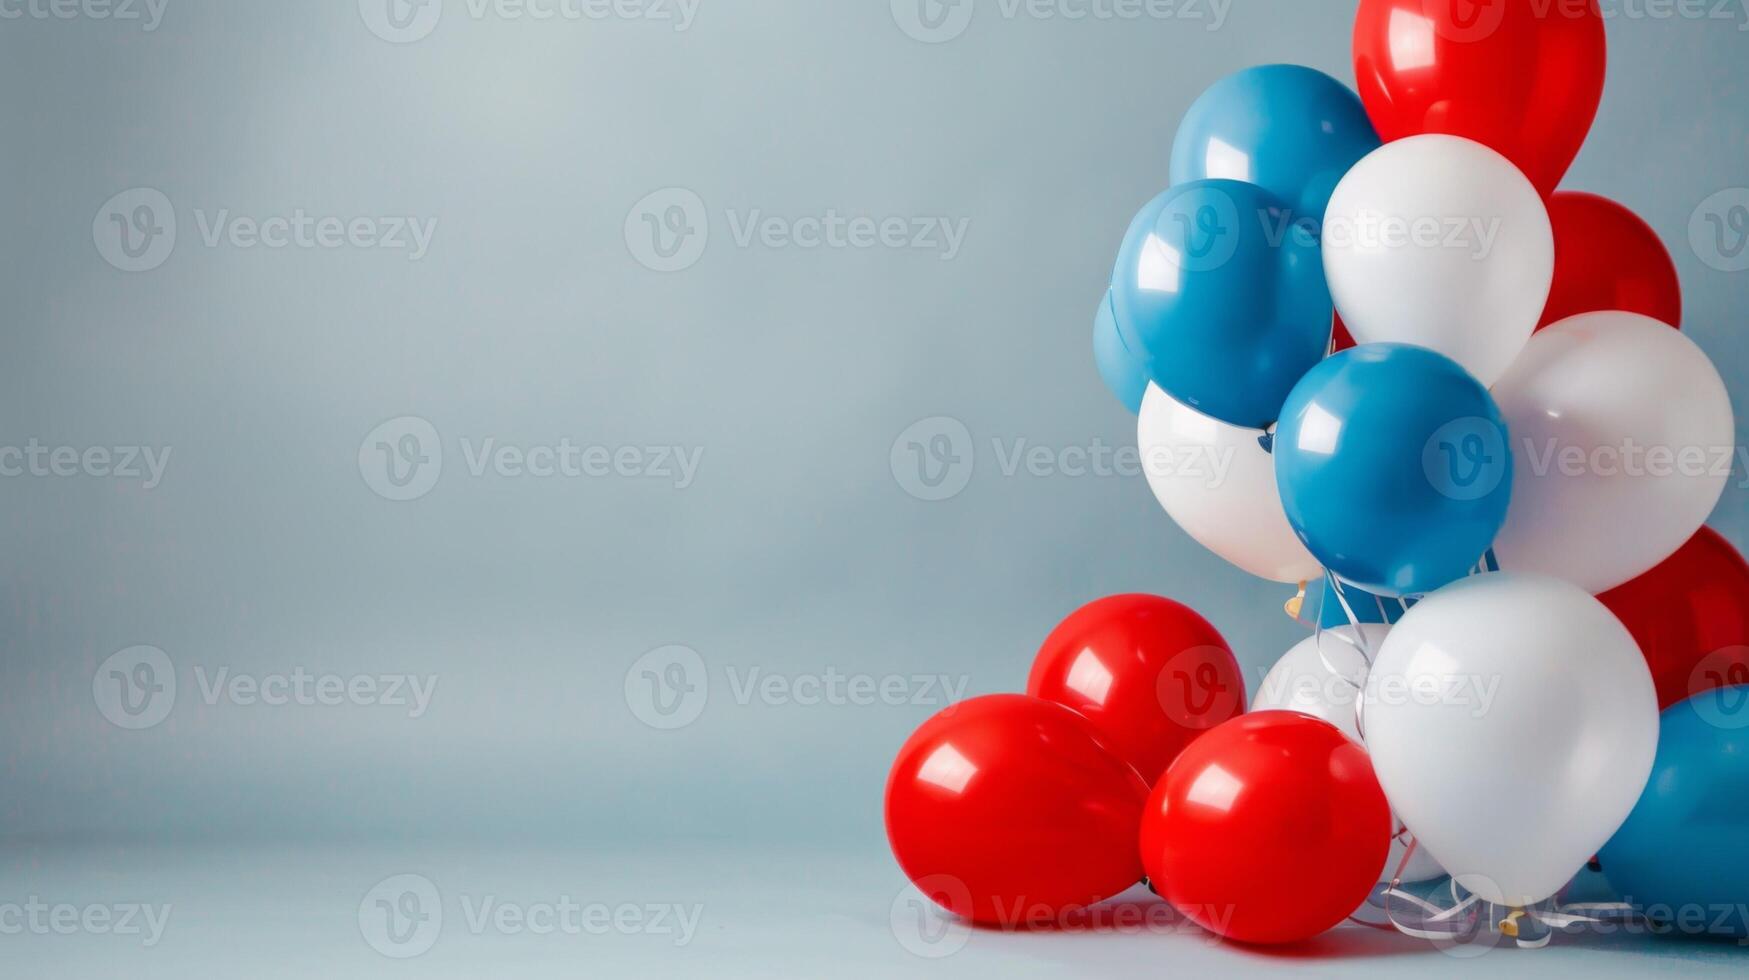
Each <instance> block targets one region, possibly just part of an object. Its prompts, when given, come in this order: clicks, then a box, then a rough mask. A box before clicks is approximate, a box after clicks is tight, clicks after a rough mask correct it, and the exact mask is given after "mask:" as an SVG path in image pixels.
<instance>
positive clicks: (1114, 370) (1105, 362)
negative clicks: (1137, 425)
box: [1093, 290, 1148, 414]
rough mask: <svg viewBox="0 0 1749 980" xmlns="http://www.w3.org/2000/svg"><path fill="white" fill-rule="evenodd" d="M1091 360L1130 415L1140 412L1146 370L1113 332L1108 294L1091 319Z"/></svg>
mask: <svg viewBox="0 0 1749 980" xmlns="http://www.w3.org/2000/svg"><path fill="white" fill-rule="evenodd" d="M1093 361H1094V363H1095V364H1097V365H1098V366H1099V376H1100V377H1101V378H1103V379H1104V380H1105V386H1106V387H1107V388H1110V389H1111V393H1112V394H1114V395H1116V396H1117V400H1118V401H1120V402H1122V403H1123V407H1125V408H1127V409H1129V410H1130V413H1131V414H1134V413H1136V412H1139V411H1141V409H1142V393H1143V392H1145V391H1147V390H1148V369H1147V367H1146V366H1145V365H1144V364H1142V362H1141V360H1140V359H1138V358H1137V357H1136V356H1135V355H1134V354H1131V353H1130V352H1129V348H1127V347H1125V346H1124V345H1123V338H1122V337H1121V336H1119V335H1118V332H1117V314H1115V313H1113V312H1112V310H1111V292H1110V291H1109V290H1107V291H1106V294H1105V299H1103V300H1101V301H1100V303H1099V312H1098V314H1097V315H1095V316H1094V318H1093Z"/></svg>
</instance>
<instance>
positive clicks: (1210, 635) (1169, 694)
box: [1026, 595, 1245, 784]
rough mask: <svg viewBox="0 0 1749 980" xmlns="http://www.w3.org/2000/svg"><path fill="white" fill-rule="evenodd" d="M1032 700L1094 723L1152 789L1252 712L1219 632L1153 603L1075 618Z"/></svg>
mask: <svg viewBox="0 0 1749 980" xmlns="http://www.w3.org/2000/svg"><path fill="white" fill-rule="evenodd" d="M1026 693H1028V694H1030V695H1032V696H1033V697H1037V698H1043V699H1045V700H1047V701H1055V702H1056V703H1058V704H1061V705H1064V706H1066V707H1069V708H1073V709H1074V710H1075V711H1076V712H1078V713H1080V714H1081V715H1082V716H1083V717H1085V718H1086V719H1087V720H1089V721H1091V722H1093V724H1094V726H1095V727H1097V728H1098V729H1099V730H1100V732H1101V734H1103V735H1104V736H1105V738H1106V739H1107V741H1108V742H1109V743H1110V744H1111V745H1112V746H1113V748H1115V749H1116V750H1117V751H1118V752H1119V753H1120V754H1121V755H1122V756H1123V757H1124V758H1125V759H1127V760H1129V762H1130V764H1131V765H1132V766H1134V767H1135V770H1136V772H1138V773H1140V774H1141V776H1142V778H1143V779H1145V780H1147V781H1148V782H1149V783H1150V784H1151V783H1153V782H1154V781H1155V780H1156V779H1158V778H1159V776H1160V774H1161V773H1164V772H1165V771H1166V767H1167V766H1168V765H1170V764H1171V763H1172V760H1173V759H1175V758H1177V757H1178V753H1179V752H1181V751H1182V750H1183V749H1184V747H1185V746H1186V745H1189V744H1190V743H1191V742H1192V741H1193V740H1194V739H1195V738H1196V737H1197V736H1198V735H1201V734H1202V733H1203V732H1205V731H1207V730H1209V729H1210V728H1213V727H1215V726H1216V725H1218V724H1220V723H1221V722H1224V721H1226V720H1227V719H1229V718H1232V717H1234V716H1235V715H1238V714H1240V713H1241V712H1243V711H1244V710H1245V678H1244V676H1243V675H1242V674H1241V673H1240V670H1239V662H1238V661H1237V660H1235V659H1234V658H1233V651H1232V650H1231V649H1230V648H1229V647H1228V646H1227V641H1226V640H1225V639H1223V638H1222V637H1221V634H1220V632H1219V631H1218V630H1216V629H1215V628H1214V626H1213V625H1212V624H1210V623H1209V621H1208V620H1206V619H1204V618H1202V617H1201V616H1199V615H1198V614H1197V613H1196V611H1195V610H1193V609H1191V608H1190V607H1189V606H1186V605H1183V604H1181V603H1177V602H1173V601H1172V600H1171V599H1166V598H1163V597H1161V596H1153V595H1117V596H1110V597H1108V598H1104V599H1099V600H1096V601H1094V602H1090V603H1088V604H1087V605H1085V606H1082V607H1081V608H1080V609H1077V610H1076V611H1075V612H1074V613H1072V614H1071V615H1070V616H1069V618H1067V619H1065V620H1063V621H1062V622H1061V623H1059V624H1058V625H1057V628H1056V629H1054V630H1052V631H1051V635H1050V636H1048V637H1046V638H1045V642H1044V645H1043V646H1042V647H1040V648H1039V652H1038V656H1037V657H1035V658H1034V659H1033V662H1032V675H1031V677H1030V678H1029V679H1028V681H1027V685H1026Z"/></svg>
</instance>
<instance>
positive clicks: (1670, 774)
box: [1598, 687, 1749, 937]
mask: <svg viewBox="0 0 1749 980" xmlns="http://www.w3.org/2000/svg"><path fill="white" fill-rule="evenodd" d="M1745 840H1749V687H1732V688H1722V689H1718V690H1714V691H1708V692H1706V693H1704V694H1700V695H1697V696H1696V697H1695V698H1694V699H1693V700H1690V701H1683V702H1680V703H1678V704H1676V705H1675V706H1673V707H1671V708H1668V709H1666V710H1665V711H1664V715H1663V717H1662V718H1661V719H1660V724H1659V729H1658V756H1657V760H1656V761H1655V762H1653V764H1652V778H1651V780H1650V781H1649V782H1647V784H1646V791H1645V793H1644V794H1642V795H1641V796H1640V801H1639V803H1638V804H1636V805H1635V806H1634V810H1633V812H1632V813H1631V814H1629V815H1628V819H1627V822H1626V823H1624V824H1622V827H1621V829H1620V830H1618V831H1616V834H1615V837H1613V838H1611V839H1610V842H1609V844H1608V846H1606V847H1604V849H1603V852H1602V853H1601V854H1599V855H1598V860H1599V861H1600V862H1601V863H1602V864H1603V873H1604V875H1605V876H1606V877H1608V878H1609V883H1610V884H1611V885H1612V886H1614V887H1615V889H1616V891H1617V892H1618V893H1620V895H1621V896H1622V898H1623V900H1624V901H1627V902H1629V903H1630V904H1632V905H1634V906H1635V907H1637V908H1639V909H1640V910H1641V911H1642V912H1643V913H1644V914H1645V915H1646V916H1647V917H1648V918H1650V919H1652V920H1653V922H1654V923H1656V924H1657V925H1658V926H1660V927H1662V928H1664V929H1671V928H1674V929H1676V930H1679V931H1682V932H1685V933H1696V932H1705V933H1713V934H1721V935H1729V936H1738V937H1749V910H1746V905H1749V847H1745V846H1744V843H1743V842H1744V841H1745Z"/></svg>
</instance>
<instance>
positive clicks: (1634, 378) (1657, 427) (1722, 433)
mask: <svg viewBox="0 0 1749 980" xmlns="http://www.w3.org/2000/svg"><path fill="white" fill-rule="evenodd" d="M1494 398H1495V400H1496V401H1497V402H1499V404H1500V410H1501V413H1502V414H1503V415H1504V416H1505V418H1506V428H1507V432H1508V433H1509V434H1510V436H1511V443H1512V456H1513V459H1512V464H1513V476H1512V506H1511V508H1510V509H1509V510H1508V511H1507V513H1506V525H1505V527H1504V528H1502V529H1501V531H1500V536H1499V538H1498V539H1497V540H1496V541H1495V544H1494V554H1495V556H1496V557H1497V558H1498V559H1499V560H1500V567H1501V568H1503V569H1505V570H1507V571H1527V572H1540V573H1543V574H1547V575H1553V576H1556V577H1557V578H1564V579H1566V580H1567V581H1569V582H1574V583H1577V584H1578V585H1581V586H1584V587H1585V588H1586V589H1588V590H1590V591H1592V592H1602V591H1604V590H1606V589H1611V588H1614V587H1615V586H1617V585H1621V584H1622V583H1624V582H1627V581H1629V580H1631V579H1634V578H1636V577H1638V576H1640V575H1642V574H1644V573H1646V572H1648V571H1650V570H1651V569H1652V568H1653V567H1654V566H1656V565H1657V564H1658V563H1659V562H1661V561H1663V560H1664V559H1666V558H1668V557H1670V556H1671V555H1673V554H1675V553H1676V550H1677V549H1678V548H1681V547H1682V545H1683V544H1684V543H1685V542H1687V541H1688V539H1689V538H1691V537H1693V536H1694V533H1695V532H1696V531H1698V530H1700V528H1701V525H1702V524H1704V523H1706V519H1707V517H1708V515H1710V514H1711V513H1712V511H1713V507H1714V506H1715V505H1717V504H1718V502H1719V496H1720V494H1722V493H1724V490H1725V484H1726V482H1727V480H1728V478H1729V474H1730V469H1731V466H1732V463H1733V462H1734V455H1735V450H1734V449H1733V448H1732V447H1733V446H1734V443H1735V433H1736V423H1735V420H1734V419H1733V417H1732V413H1731V396H1730V394H1729V392H1727V391H1726V390H1725V383H1724V381H1723V380H1722V379H1721V378H1720V377H1719V372H1718V369H1717V368H1715V367H1713V363H1712V361H1711V360H1709V359H1708V358H1707V356H1706V354H1705V353H1704V352H1702V351H1701V349H1700V348H1699V347H1697V346H1695V344H1694V341H1692V340H1689V339H1688V337H1686V336H1685V335H1683V334H1682V333H1681V332H1680V331H1678V330H1674V329H1672V328H1671V327H1670V326H1669V325H1668V324H1664V323H1660V322H1658V321H1657V320H1653V319H1651V318H1650V317H1644V316H1639V315H1637V314H1634V313H1587V314H1584V315H1581V316H1576V317H1572V318H1571V319H1567V320H1563V321H1561V322H1560V323H1556V324H1552V325H1551V326H1549V327H1548V328H1547V329H1545V330H1542V331H1540V332H1539V333H1537V335H1536V336H1535V337H1533V338H1531V341H1530V344H1529V345H1528V346H1526V347H1525V350H1524V354H1523V356H1521V357H1520V358H1519V359H1518V361H1517V363H1515V364H1513V366H1512V370H1510V371H1508V372H1507V374H1506V376H1505V377H1504V378H1502V379H1500V383H1499V384H1498V385H1496V386H1495V387H1494Z"/></svg>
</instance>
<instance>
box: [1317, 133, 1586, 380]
mask: <svg viewBox="0 0 1749 980" xmlns="http://www.w3.org/2000/svg"><path fill="white" fill-rule="evenodd" d="M1323 243H1324V273H1325V275H1326V276H1327V277H1328V279H1329V283H1330V294H1331V295H1332V296H1333V297H1335V301H1336V308H1337V309H1338V310H1340V311H1341V313H1342V321H1343V323H1345V324H1347V326H1348V329H1349V331H1350V332H1351V333H1352V334H1353V335H1354V339H1355V340H1356V341H1358V342H1360V343H1362V344H1368V343H1378V342H1382V341H1383V342H1396V343H1405V344H1416V345H1418V346H1421V347H1428V348H1431V349H1433V350H1436V351H1439V352H1440V353H1441V354H1444V355H1445V356H1447V357H1449V358H1451V359H1452V360H1454V361H1457V362H1458V363H1459V364H1462V365H1463V366H1464V369H1465V370H1467V371H1469V372H1470V373H1471V374H1473V375H1475V376H1476V377H1477V378H1478V379H1479V380H1480V381H1481V382H1482V383H1483V384H1490V385H1491V384H1493V383H1494V381H1495V379H1497V378H1499V377H1500V375H1501V374H1502V373H1503V372H1504V371H1505V370H1506V368H1507V367H1508V366H1509V365H1510V364H1511V363H1512V359H1513V358H1515V357H1517V356H1518V352H1519V351H1521V350H1523V349H1524V342H1525V341H1526V340H1528V339H1529V338H1530V334H1531V331H1533V330H1535V329H1536V321H1537V316H1538V315H1539V314H1541V313H1542V310H1543V306H1544V305H1545V304H1546V303H1547V302H1548V298H1549V283H1550V281H1551V279H1552V277H1553V276H1554V269H1555V239H1554V232H1553V231H1551V230H1550V227H1549V213H1548V209H1547V208H1545V207H1544V206H1543V202H1542V198H1540V197H1538V196H1537V193H1536V189H1535V188H1533V187H1531V186H1530V182H1529V181H1526V180H1525V179H1524V175H1523V174H1520V173H1519V172H1518V171H1517V169H1515V168H1514V167H1513V166H1512V164H1511V163H1510V162H1508V161H1507V160H1506V158H1505V157H1502V156H1501V155H1500V154H1498V153H1495V152H1494V151H1493V150H1490V149H1488V148H1487V147H1485V146H1483V145H1481V144H1480V143H1473V142H1471V141H1469V140H1466V139H1459V138H1458V137H1456V136H1416V137H1411V138H1410V139H1406V140H1400V141H1398V142H1396V143H1390V144H1387V145H1385V146H1384V147H1382V148H1380V149H1379V150H1377V151H1375V152H1374V153H1373V154H1371V155H1370V156H1368V157H1367V158H1366V159H1364V160H1362V161H1360V163H1358V164H1356V165H1355V167H1354V169H1353V170H1350V171H1349V172H1348V176H1346V177H1344V178H1342V183H1341V184H1339V185H1338V186H1337V188H1336V193H1335V195H1334V196H1333V197H1331V198H1330V210H1329V213H1328V214H1326V215H1325V217H1324V234H1323Z"/></svg>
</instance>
